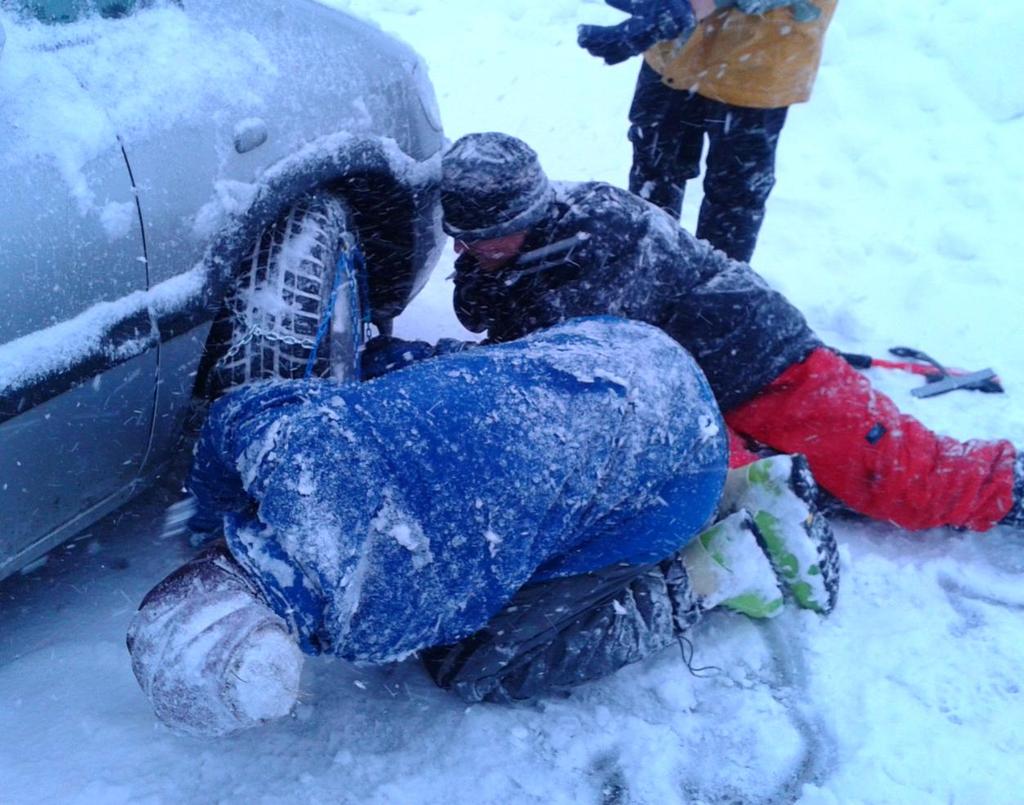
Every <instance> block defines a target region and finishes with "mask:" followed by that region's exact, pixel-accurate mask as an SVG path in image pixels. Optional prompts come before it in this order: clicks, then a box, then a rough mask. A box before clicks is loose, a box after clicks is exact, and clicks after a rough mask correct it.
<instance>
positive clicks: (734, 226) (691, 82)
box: [580, 0, 837, 262]
mask: <svg viewBox="0 0 1024 805" xmlns="http://www.w3.org/2000/svg"><path fill="white" fill-rule="evenodd" d="M836 2H837V0H815V2H814V3H813V4H812V3H810V2H808V1H807V0H788V1H787V0H724V2H723V0H719V1H718V2H717V3H716V2H715V0H693V6H694V8H695V9H696V12H697V17H698V18H700V22H699V23H698V24H697V25H696V28H689V29H688V28H685V27H683V28H681V30H680V34H679V35H678V36H677V37H675V38H672V37H664V39H663V41H660V42H658V43H657V44H655V45H653V46H652V47H649V48H646V49H645V50H646V52H645V53H644V62H643V65H642V66H641V68H640V75H639V78H638V79H637V84H636V91H635V93H634V96H633V103H632V106H631V107H630V110H629V121H630V124H631V125H630V128H629V139H630V142H631V143H632V144H633V164H632V167H631V169H630V173H629V189H630V190H631V191H633V192H634V193H637V194H638V195H640V196H641V197H642V198H644V199H647V200H648V201H650V202H652V203H653V204H656V205H657V206H659V207H661V208H662V209H664V210H665V211H666V212H668V213H669V214H670V215H672V216H673V217H674V218H676V219H678V218H679V216H680V214H681V212H682V207H683V193H684V188H685V186H686V182H687V181H688V180H689V179H695V178H696V177H697V176H699V175H700V161H701V155H702V153H703V150H704V139H705V137H707V142H708V150H707V170H706V173H705V175H704V200H703V202H702V203H701V208H700V215H699V218H698V220H697V231H696V235H697V237H698V238H701V239H703V240H707V241H708V242H710V243H711V244H712V245H713V246H714V247H715V248H717V249H721V250H722V251H723V252H725V253H726V254H727V255H729V256H730V257H732V258H733V259H736V260H741V261H743V262H750V259H751V257H752V255H753V253H754V247H755V245H756V244H757V236H758V233H759V231H760V229H761V224H762V222H763V221H764V214H765V203H766V202H767V200H768V195H769V194H770V193H771V190H772V187H774V185H775V152H776V148H777V146H778V141H779V135H780V133H781V131H782V127H783V125H784V124H785V122H786V115H787V112H788V109H789V107H790V106H792V105H793V104H797V103H803V102H805V101H807V100H808V99H809V98H810V95H811V88H812V86H813V85H814V79H815V77H816V75H817V72H818V65H819V63H820V61H821V52H822V47H823V44H824V39H825V32H826V30H827V29H828V25H829V22H830V21H831V19H832V16H833V14H834V13H835V9H836ZM637 5H640V4H637ZM647 5H649V6H652V7H656V6H659V5H661V2H660V0H650V2H649V3H648V4H647ZM652 13H653V10H649V11H648V12H647V17H646V18H651V14H652ZM583 29H584V30H581V33H580V44H581V45H583V46H584V47H587V49H588V50H590V51H591V52H592V53H595V54H596V55H602V56H604V57H605V58H606V60H608V56H609V55H610V53H609V51H608V50H606V49H602V48H601V47H600V46H599V45H598V46H597V47H596V48H595V45H594V40H595V39H597V40H600V38H601V37H600V36H597V35H596V34H595V33H594V31H595V30H596V29H595V27H594V26H583ZM691 31H692V33H691ZM606 36H607V35H606ZM622 52H625V51H622ZM634 52H639V51H634ZM617 56H618V54H612V58H616V57H617Z"/></svg>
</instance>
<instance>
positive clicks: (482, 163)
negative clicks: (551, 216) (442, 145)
mask: <svg viewBox="0 0 1024 805" xmlns="http://www.w3.org/2000/svg"><path fill="white" fill-rule="evenodd" d="M553 199H554V189H553V188H552V187H551V183H550V182H549V181H548V177H547V175H546V174H545V173H544V169H543V168H541V166H540V161H539V160H538V159H537V153H536V152H535V151H534V150H533V149H532V148H530V146H528V145H527V144H526V143H524V142H523V141H522V140H519V139H517V138H515V137H512V136H510V135H508V134H501V133H499V132H484V133H482V134H467V135H466V136H465V137H460V138H459V139H458V140H456V141H455V143H454V144H452V146H451V148H449V149H448V150H447V151H446V152H445V155H444V157H443V159H442V161H441V207H442V209H443V210H444V231H445V232H447V233H448V234H449V235H451V236H452V237H453V238H458V239H459V240H466V241H475V240H490V239H491V238H500V237H504V236H505V235H511V234H513V233H515V232H522V231H523V230H525V229H529V228H530V227H531V226H532V225H533V224H535V223H537V221H539V220H540V219H541V218H543V217H544V214H545V213H546V212H547V208H548V206H549V205H550V204H551V201H552V200H553Z"/></svg>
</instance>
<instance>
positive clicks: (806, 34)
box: [644, 0, 837, 109]
mask: <svg viewBox="0 0 1024 805" xmlns="http://www.w3.org/2000/svg"><path fill="white" fill-rule="evenodd" d="M836 2H837V0H814V4H815V5H816V6H817V7H818V8H820V9H821V15H820V16H819V17H818V18H817V19H816V20H812V21H809V22H797V21H796V20H794V19H793V14H792V11H791V9H790V8H788V7H783V8H778V9H775V10H774V11H769V12H768V13H766V14H744V13H743V12H742V11H740V10H739V9H737V8H735V7H730V8H723V9H720V10H718V11H716V12H715V13H713V14H711V15H709V16H708V17H705V18H704V20H702V21H701V22H700V23H699V24H698V25H697V28H696V30H694V32H693V35H692V36H691V37H690V38H689V39H688V40H687V41H686V44H685V45H683V46H682V48H680V47H679V45H678V44H677V43H675V42H660V43H658V44H657V45H655V46H654V47H653V48H651V49H650V50H648V51H647V53H646V54H645V56H644V58H645V59H646V61H647V63H648V64H649V65H650V66H651V67H652V68H653V69H654V70H655V71H657V72H658V73H659V74H660V75H661V76H662V78H663V79H664V82H665V84H667V85H668V86H670V87H674V88H675V89H680V90H687V91H693V92H696V93H697V94H699V95H703V96H704V97H705V98H711V99H712V100H715V101H720V102H722V103H728V104H732V105H734V106H748V107H754V108H758V109H773V108H776V107H780V106H792V105H793V104H794V103H802V102H803V101H806V100H807V99H808V98H810V97H811V88H812V87H813V86H814V79H815V77H816V76H817V74H818V65H819V64H820V63H821V51H822V47H823V46H824V42H825V31H826V30H827V28H828V24H829V22H830V21H831V20H832V15H833V14H834V13H835V10H836Z"/></svg>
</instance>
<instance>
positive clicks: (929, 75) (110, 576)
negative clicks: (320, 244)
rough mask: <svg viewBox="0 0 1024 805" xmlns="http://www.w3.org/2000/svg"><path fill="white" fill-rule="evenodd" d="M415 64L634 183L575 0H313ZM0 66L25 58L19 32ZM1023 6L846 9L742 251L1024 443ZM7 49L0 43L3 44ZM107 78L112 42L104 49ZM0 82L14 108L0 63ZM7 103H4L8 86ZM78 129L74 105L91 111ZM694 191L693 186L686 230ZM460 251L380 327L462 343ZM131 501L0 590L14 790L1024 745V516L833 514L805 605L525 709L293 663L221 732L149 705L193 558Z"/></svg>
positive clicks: (643, 782)
mask: <svg viewBox="0 0 1024 805" xmlns="http://www.w3.org/2000/svg"><path fill="white" fill-rule="evenodd" d="M333 4H334V5H336V6H339V7H343V8H348V9H349V10H352V11H354V12H357V13H359V14H361V15H362V16H364V17H366V18H369V19H372V20H375V21H376V22H377V23H378V24H379V25H380V26H381V27H383V28H385V29H386V30H390V31H395V32H397V33H398V34H399V35H401V36H402V37H403V38H404V39H405V40H406V41H408V42H410V43H411V44H412V45H413V46H415V47H416V48H417V50H419V51H420V53H421V54H422V55H424V56H425V58H426V60H427V63H428V65H429V66H430V71H431V77H432V79H433V81H434V83H435V86H436V87H437V91H438V96H439V104H440V107H441V111H442V114H443V119H444V122H445V126H446V131H447V133H448V136H450V137H452V138H455V137H457V136H459V135H461V134H464V133H467V132H470V131H481V130H501V131H508V132H510V133H512V134H515V135H517V136H521V137H523V138H524V139H526V140H527V141H528V142H529V143H530V144H531V145H532V146H533V147H534V148H536V149H537V151H538V152H539V154H540V157H541V160H542V162H543V163H544V165H545V166H546V167H547V168H548V169H549V171H551V173H552V174H553V176H554V177H555V178H563V179H571V180H589V179H601V180H605V181H611V182H613V183H617V184H622V183H624V182H625V178H626V173H627V170H628V167H629V160H630V153H629V146H628V143H627V142H626V139H625V126H626V122H625V118H626V110H627V108H628V105H629V100H630V97H631V92H632V87H633V84H634V81H635V78H636V70H637V69H638V67H639V64H638V62H637V60H632V61H631V62H628V63H627V64H625V65H623V66H620V67H615V68H608V67H606V66H605V65H603V64H602V63H601V62H600V61H599V60H597V59H593V58H592V57H589V56H588V55H587V54H586V53H584V52H583V51H581V50H580V49H579V48H577V47H576V45H575V41H574V40H575V26H576V25H577V24H578V23H583V22H590V23H615V22H618V21H620V20H621V18H622V15H621V14H620V13H618V12H616V11H614V10H613V9H610V8H608V7H607V6H605V5H604V4H603V3H600V2H597V0H588V2H579V0H544V1H543V2H541V0H494V2H490V3H481V2H479V0H449V2H445V3H439V2H431V3H424V2H422V0H333ZM0 19H2V20H3V25H4V27H5V28H6V29H7V34H8V43H7V48H6V49H5V50H4V52H3V55H2V57H0V82H8V81H10V80H11V78H10V76H11V75H13V73H11V72H8V70H9V64H14V63H16V62H15V61H14V60H13V59H14V58H17V50H16V46H15V44H14V42H13V37H14V33H13V32H12V28H11V25H9V24H8V18H7V16H3V17H0ZM1022 26H1024V23H1022V18H1021V14H1020V9H1019V5H1018V4H1017V3H1014V2H1009V0H998V2H992V3H987V4H986V3H977V2H974V1H973V0H949V1H948V2H944V3H941V4H938V3H900V4H893V3H866V2H852V1H850V0H846V1H844V2H842V3H840V4H839V8H838V11H837V13H836V17H835V21H834V23H833V25H832V28H831V30H830V31H829V35H828V41H827V43H826V48H825V59H824V64H823V67H822V71H821V74H820V76H819V80H818V84H817V86H816V88H815V93H814V97H813V98H812V100H811V102H810V103H809V104H807V105H805V106H801V107H797V108H794V109H792V110H791V112H790V115H789V119H788V121H787V124H786V128H785V130H784V132H783V135H782V138H781V141H780V150H779V160H778V175H779V183H778V185H777V187H776V188H775V190H774V193H773V195H772V198H771V200H770V201H769V207H768V215H767V219H766V222H765V226H764V230H763V231H762V235H761V239H760V243H759V246H758V251H757V253H756V255H755V260H754V262H755V266H756V267H757V268H758V269H759V270H760V271H761V273H762V274H763V275H764V276H765V277H766V278H768V280H769V281H770V282H771V283H772V284H773V285H774V286H775V287H777V288H779V289H780V290H782V291H784V292H785V293H786V294H787V296H789V297H790V298H791V299H792V300H793V301H794V302H796V303H797V305H798V306H799V307H800V308H801V309H802V310H803V311H804V312H805V313H807V315H808V318H809V320H810V323H811V325H812V326H813V327H814V328H815V330H816V331H817V332H819V333H820V334H821V335H822V336H823V337H824V338H826V340H828V341H829V342H831V343H833V344H836V345H837V346H840V347H843V348H846V349H851V350H854V351H860V352H871V353H874V354H876V355H882V354H884V351H885V349H886V348H887V347H889V346H893V345H896V344H901V343H907V344H909V345H910V346H915V347H918V348H920V349H924V350H926V351H928V352H930V353H932V354H934V355H935V356H936V357H938V358H940V359H941V360H944V361H946V362H948V363H949V364H951V365H959V366H963V367H965V368H969V369H978V368H982V367H984V366H987V365H991V366H992V367H993V368H995V369H996V370H997V371H998V372H999V374H1000V376H1001V378H1002V379H1003V381H1004V383H1005V384H1006V386H1007V389H1008V392H1009V393H1008V394H1006V395H1003V396H999V395H982V394H976V393H970V392H963V391H960V392H954V393H952V394H948V395H945V396H943V397H937V398H934V399H932V400H927V401H923V400H917V399H915V398H913V397H911V396H910V389H911V388H913V387H915V386H916V385H917V384H918V383H919V382H920V381H919V380H918V379H916V378H913V377H908V376H903V375H901V374H898V373H894V372H885V371H883V370H873V371H872V372H871V377H872V380H873V381H874V382H875V383H876V384H877V385H878V386H879V387H881V388H882V389H883V390H884V391H886V392H887V393H889V394H890V395H892V396H893V397H895V398H896V399H897V400H898V402H899V403H900V405H901V406H902V407H903V408H904V409H905V410H908V411H910V412H911V413H913V414H915V415H916V416H918V417H919V418H921V419H922V420H924V421H925V422H926V423H927V424H928V425H930V426H932V427H935V428H937V429H940V430H942V431H943V432H946V433H949V434H951V435H955V436H958V437H960V438H967V437H972V436H976V437H987V438H993V437H1001V436H1008V437H1010V438H1012V439H1013V441H1014V442H1015V443H1017V444H1024V405H1022V404H1021V395H1022V394H1024V354H1022V350H1021V344H1022V343H1024V320H1022V318H1021V315H1020V312H1021V300H1022V299H1024V272H1022V271H1020V268H1019V256H1020V252H1021V242H1020V231H1021V230H1020V223H1019V220H1020V216H1021V202H1020V188H1021V187H1022V186H1024V152H1022V150H1021V148H1020V143H1021V141H1022V137H1024V130H1022V126H1024V121H1022V119H1021V117H1020V113H1021V103H1020V101H1021V98H1022V96H1021V93H1022V92H1024V84H1022V82H1021V81H1020V79H1019V77H1020V75H1021V74H1022V72H1024V69H1022V68H1024V64H1022V61H1021V60H1022V59H1024V48H1021V47H1020V46H1019V43H1020V41H1021V35H1022ZM8 57H12V58H11V59H9V58H8ZM108 67H109V68H110V69H113V65H108ZM3 89H4V92H3V95H2V97H3V98H4V101H3V102H5V103H10V102H14V101H13V100H12V96H11V95H10V94H9V90H10V89H11V85H10V84H8V83H4V84H3ZM17 102H19V103H25V102H26V100H25V98H24V97H19V98H18V99H17ZM81 125H83V126H89V125H90V120H89V118H88V117H86V118H85V119H83V120H82V121H81ZM699 203H700V190H699V183H696V182H695V183H692V185H691V186H690V187H689V188H688V189H687V199H686V206H685V208H684V223H685V224H686V225H687V226H689V227H691V228H692V226H693V224H694V221H695V219H696V214H697V209H698V207H699ZM451 260H452V254H451V251H450V250H448V251H446V252H445V255H444V258H443V263H442V265H441V266H439V268H438V270H437V271H436V272H435V275H434V279H433V280H432V282H431V283H430V284H429V285H428V286H427V288H426V289H425V290H424V292H423V293H422V294H421V295H420V297H418V298H417V300H415V302H414V303H413V306H412V307H411V308H410V310H409V311H407V313H406V314H405V315H404V316H403V317H402V318H400V319H399V321H398V322H397V326H396V331H397V334H398V335H401V336H405V337H419V338H425V339H429V340H434V339H435V338H437V337H439V336H451V337H463V338H464V337H466V334H465V332H464V331H463V330H462V329H461V327H460V326H459V325H458V323H457V321H456V320H455V318H454V316H453V315H452V313H451V302H450V297H451V285H450V283H445V282H444V277H445V276H446V275H447V274H449V273H450V263H451ZM178 496H179V490H178V489H177V488H173V487H172V488H170V489H169V490H165V491H164V492H163V493H162V494H160V495H158V494H154V495H152V496H150V497H149V498H148V499H147V500H144V501H142V502H141V503H140V504H139V505H137V506H136V507H134V508H133V509H131V510H130V511H128V512H125V513H123V514H121V515H119V516H117V517H112V518H109V519H108V520H106V521H104V523H102V524H100V525H98V526H96V527H94V528H92V529H90V530H89V531H88V532H87V533H86V534H85V535H84V537H83V539H81V540H80V541H78V542H75V543H72V544H71V545H68V546H67V547H65V548H62V549H60V550H58V551H55V552H54V553H53V554H51V556H50V558H49V560H48V561H47V562H46V563H45V564H43V566H41V567H39V568H38V569H36V570H35V571H33V572H30V573H27V574H25V575H22V576H18V577H14V578H11V579H8V580H6V581H5V582H4V583H3V584H2V585H0V702H2V704H0V736H2V739H3V745H2V748H0V779H2V780H3V790H2V794H0V798H2V799H3V800H4V801H5V802H11V803H19V804H20V803H30V802H31V803H36V802H61V803H96V802H103V803H122V802H133V803H134V802H165V803H166V802H208V801H219V802H262V803H286V802H287V803H293V802H313V801H317V802H321V801H335V802H360V803H392V802H403V803H442V802H443V803H453V802H458V803H461V802H465V803H470V802H472V803H496V804H497V803H510V802H514V803H522V802H535V803H591V802H609V803H610V802H619V803H626V802H629V803H659V804H660V803H669V804H671V803H683V802H694V801H700V802H709V803H710V802H724V801H742V802H794V801H799V802H801V803H803V805H835V804H836V803H879V804H880V805H881V804H883V803H892V802H912V803H948V802H972V803H973V802H984V803H992V804H996V803H1017V802H1019V801H1020V799H1021V791H1020V758H1021V754H1022V751H1024V700H1022V697H1024V693H1022V683H1021V669H1022V668H1024V541H1022V538H1021V535H1020V533H1019V532H1014V531H1011V530H1009V529H998V530H996V531H993V532H991V533H988V534H981V535H977V534H958V533H954V532H952V531H947V530H935V531H931V532H927V533H923V534H915V535H910V534H907V533H905V532H902V531H900V530H899V529H896V528H893V527H891V526H888V525H885V524H879V523H864V522H850V521H840V522H837V526H836V531H837V536H838V538H839V540H840V544H841V553H842V560H843V568H842V571H843V587H842V591H841V594H840V599H839V604H838V607H837V609H836V611H835V612H834V613H833V615H831V616H830V617H829V618H827V619H822V618H820V617H818V616H816V615H814V614H812V613H809V612H805V611H795V610H791V609H789V608H787V609H786V610H785V611H784V612H783V614H782V615H780V616H779V617H778V618H776V619H774V620H773V621H771V622H769V623H768V624H759V623H754V622H751V621H749V620H747V619H745V618H742V617H740V616H734V615H729V614H725V613H722V614H718V613H712V615H710V616H709V617H707V618H706V619H705V620H704V621H703V622H702V623H701V624H700V626H699V627H698V628H697V630H696V631H695V632H694V633H693V634H692V638H693V643H694V646H695V651H696V654H695V657H694V665H695V666H717V667H718V668H720V669H721V671H720V672H717V673H716V672H714V671H710V672H705V674H711V675H710V676H707V675H705V676H702V677H699V678H698V677H694V676H691V675H690V674H689V673H688V672H687V670H686V668H685V666H684V665H683V664H682V661H681V659H680V657H679V654H678V653H677V652H674V651H671V650H666V651H664V652H662V653H660V654H658V655H656V656H654V657H652V658H650V659H649V660H648V661H645V662H643V663H641V664H640V665H637V666H633V667H630V668H626V669H624V670H623V671H621V672H619V673H618V674H616V675H615V676H613V677H611V678H609V679H606V680H603V681H601V682H598V683H594V684H590V685H587V686H585V687H584V688H582V689H580V690H579V691H578V692H576V693H575V694H574V695H572V696H571V697H569V698H567V699H552V700H547V701H542V702H538V703H536V704H533V705H528V706H519V707H502V706H490V705H476V706H473V707H469V708H467V707H466V706H465V705H464V704H462V703H461V702H459V701H457V700H455V699H454V698H453V697H451V696H448V695H446V694H444V693H442V692H441V691H439V690H437V689H436V688H435V687H434V686H433V685H432V683H430V682H429V680H428V679H427V677H426V676H425V674H424V673H423V671H422V670H421V668H420V667H419V666H418V665H417V663H416V662H414V661H407V662H404V663H400V664H398V665H394V666H386V667H375V668H355V667H352V666H349V665H346V664H344V663H339V662H337V661H330V660H327V659H319V658H314V659H311V660H308V661H307V663H306V671H305V675H304V676H303V683H302V695H301V701H302V703H301V704H300V705H299V706H298V708H297V709H296V710H295V712H294V715H293V718H292V719H290V720H287V721H284V722H282V723H279V724H277V725H274V726H270V727H267V728H265V729H262V730H259V731H255V732H251V733H247V734H243V735H240V736H237V737H234V738H228V739H223V740H220V741H198V740H192V739H182V738H179V737H176V736H174V735H172V734H170V733H169V732H168V731H167V730H166V729H164V728H163V727H161V726H159V725H158V723H157V722H156V719H155V718H154V716H153V714H152V712H151V711H150V709H149V705H148V703H147V702H146V700H145V698H144V697H143V695H142V694H141V693H140V691H139V689H138V686H137V684H136V682H135V680H134V678H133V677H132V673H131V669H130V667H129V663H128V658H127V655H126V652H125V649H124V633H125V629H126V627H127V624H128V621H129V619H130V618H131V615H132V612H133V611H134V609H135V607H136V606H137V604H138V602H139V601H140V600H141V598H142V596H143V595H144V594H145V593H146V591H147V590H148V589H149V588H150V587H152V586H153V584H155V583H156V582H157V581H158V580H159V579H160V578H161V577H162V576H163V575H164V574H166V573H168V572H169V571H170V570H172V569H173V568H174V567H176V566H178V565H179V564H181V562H182V561H184V560H185V558H187V556H188V555H189V554H190V553H191V551H190V549H189V548H188V547H187V546H184V545H181V544H180V543H178V542H175V541H160V539H159V532H160V522H161V518H162V515H163V510H164V508H165V507H166V505H167V504H168V503H170V502H171V501H173V500H175V499H177V497H178Z"/></svg>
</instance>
